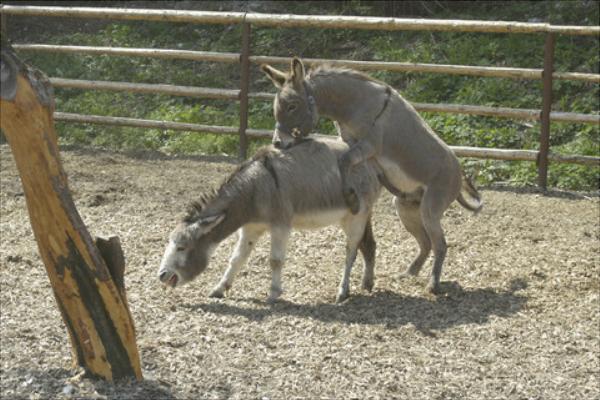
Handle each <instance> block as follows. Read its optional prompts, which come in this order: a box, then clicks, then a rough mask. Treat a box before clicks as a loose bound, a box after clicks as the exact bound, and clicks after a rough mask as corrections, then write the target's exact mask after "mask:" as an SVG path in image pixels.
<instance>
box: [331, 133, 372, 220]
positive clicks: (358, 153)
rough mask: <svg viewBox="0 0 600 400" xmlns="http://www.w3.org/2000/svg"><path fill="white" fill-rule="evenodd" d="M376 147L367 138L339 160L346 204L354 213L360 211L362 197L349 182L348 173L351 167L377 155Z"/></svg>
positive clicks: (353, 146)
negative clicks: (360, 197)
mask: <svg viewBox="0 0 600 400" xmlns="http://www.w3.org/2000/svg"><path fill="white" fill-rule="evenodd" d="M375 154H376V151H375V147H374V146H373V145H372V144H371V143H369V142H368V141H366V140H361V141H359V142H357V143H355V144H354V145H352V147H350V150H348V151H347V152H346V153H345V154H344V155H342V157H341V158H340V161H339V167H340V176H341V180H342V193H343V195H344V200H345V201H346V205H347V206H348V207H349V208H350V211H351V212H352V214H357V213H358V212H359V211H360V199H359V198H358V195H357V194H356V189H355V188H353V187H352V185H350V184H349V183H348V179H347V177H348V174H349V173H350V169H351V168H352V167H353V166H355V165H357V164H360V163H362V162H366V161H367V160H369V159H370V158H371V157H373V156H375Z"/></svg>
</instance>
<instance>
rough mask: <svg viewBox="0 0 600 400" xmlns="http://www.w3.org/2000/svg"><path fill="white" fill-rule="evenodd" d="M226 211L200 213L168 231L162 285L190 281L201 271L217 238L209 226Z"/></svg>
mask: <svg viewBox="0 0 600 400" xmlns="http://www.w3.org/2000/svg"><path fill="white" fill-rule="evenodd" d="M223 218H225V214H218V215H211V216H206V217H201V218H200V219H198V220H196V221H194V222H187V221H185V220H184V221H183V222H181V223H180V224H179V225H178V226H177V227H176V228H175V229H174V230H173V232H171V236H170V237H169V244H168V245H167V248H166V250H165V254H164V255H163V258H162V261H161V263H160V268H159V270H158V277H159V279H160V281H161V282H162V283H164V284H165V285H168V286H171V287H173V288H174V287H175V286H177V285H181V284H183V283H186V282H189V281H191V280H192V279H194V278H195V277H196V276H198V275H199V274H200V273H201V272H202V271H204V270H205V269H206V267H207V265H208V261H209V259H210V256H211V255H212V252H213V251H214V249H215V248H216V247H217V245H218V242H217V241H216V240H214V238H213V235H211V232H212V230H213V229H214V228H215V227H216V226H217V225H219V224H220V223H221V221H223Z"/></svg>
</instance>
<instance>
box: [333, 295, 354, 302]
mask: <svg viewBox="0 0 600 400" xmlns="http://www.w3.org/2000/svg"><path fill="white" fill-rule="evenodd" d="M348 297H350V296H349V295H348V293H338V295H337V297H336V298H335V302H336V303H342V302H343V301H344V300H346V299H348Z"/></svg>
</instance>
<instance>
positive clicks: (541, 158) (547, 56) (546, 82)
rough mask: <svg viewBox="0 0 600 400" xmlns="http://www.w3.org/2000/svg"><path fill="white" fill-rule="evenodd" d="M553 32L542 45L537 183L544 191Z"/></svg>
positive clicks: (550, 103)
mask: <svg viewBox="0 0 600 400" xmlns="http://www.w3.org/2000/svg"><path fill="white" fill-rule="evenodd" d="M555 36H556V35H555V34H554V33H548V34H547V36H546V45H545V47H544V70H543V71H542V82H543V89H542V112H541V114H540V120H541V126H542V128H541V132H540V152H539V155H538V160H537V162H538V185H539V187H540V188H541V189H542V190H544V191H546V188H547V186H548V152H549V151H550V111H551V110H552V72H553V69H554V42H555Z"/></svg>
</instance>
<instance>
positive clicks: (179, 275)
mask: <svg viewBox="0 0 600 400" xmlns="http://www.w3.org/2000/svg"><path fill="white" fill-rule="evenodd" d="M348 150H349V148H348V146H347V145H346V144H345V143H344V142H343V141H341V140H332V139H329V140H325V139H322V140H312V139H306V140H305V141H303V143H300V144H298V145H297V146H294V147H293V148H291V149H289V150H285V151H281V150H277V149H274V148H273V147H272V146H270V147H269V148H265V149H263V150H261V151H259V152H257V155H256V156H255V157H253V158H252V159H250V160H248V161H246V162H245V163H243V164H242V165H241V167H240V168H239V169H238V170H237V171H235V172H234V173H233V174H232V175H231V176H230V177H229V178H228V179H227V180H226V181H225V182H224V183H223V185H222V186H221V187H220V188H219V189H218V190H216V191H214V192H213V193H210V194H208V195H204V196H203V197H202V198H201V200H200V201H199V202H195V203H194V204H193V206H192V207H191V208H190V210H189V211H188V213H187V215H186V216H185V218H184V219H183V221H182V222H180V223H179V224H178V225H177V227H176V228H175V229H174V230H173V232H172V233H171V235H170V239H169V243H168V245H167V248H166V250H165V253H164V256H163V259H162V262H161V264H160V269H159V278H160V280H161V281H162V282H163V283H165V284H166V285H168V286H171V287H175V286H178V285H180V284H183V283H185V282H188V281H191V280H192V279H194V278H195V277H196V276H197V275H198V274H200V273H201V272H202V271H204V270H205V269H206V267H207V265H208V263H209V258H210V256H211V254H212V252H213V250H214V249H215V248H216V247H217V245H218V244H219V243H220V242H221V241H223V240H224V239H225V238H227V237H228V236H229V235H231V234H232V233H233V232H235V231H238V232H239V238H238V241H237V245H236V246H235V249H234V251H233V254H232V255H231V259H230V261H229V267H228V268H227V270H226V272H225V274H224V275H223V277H222V279H221V280H220V282H219V283H218V284H217V286H216V287H215V288H214V290H213V291H212V292H211V293H210V296H211V297H223V295H224V293H225V291H226V290H228V289H230V288H231V285H232V284H233V280H234V278H235V275H236V274H237V272H238V271H239V270H240V268H241V267H242V265H243V264H244V263H245V261H246V260H247V258H248V256H249V255H250V252H251V251H252V248H253V247H254V245H255V244H256V242H257V241H258V239H259V237H260V236H261V235H262V234H263V233H264V232H265V231H267V230H268V231H270V233H271V260H270V263H271V271H272V276H271V278H272V284H271V290H270V295H269V299H268V300H269V301H275V300H276V299H277V298H278V297H279V296H280V294H281V293H282V286H281V270H282V267H283V264H284V259H285V253H286V245H287V242H288V238H289V236H290V231H291V229H292V228H299V229H310V228H318V227H323V226H327V225H331V224H336V223H337V224H339V225H341V227H342V229H343V230H344V232H345V233H346V236H347V241H346V262H345V267H344V272H343V274H342V280H341V282H340V285H339V290H338V294H337V299H336V300H337V301H338V302H341V301H343V300H345V299H346V298H347V297H348V296H349V291H350V281H349V278H350V272H351V270H352V266H353V264H354V261H355V259H356V255H357V250H360V251H361V252H362V254H363V257H364V261H365V267H364V275H363V281H362V287H363V288H364V289H366V290H369V291H370V290H371V289H372V287H373V280H374V277H373V268H374V264H375V241H374V239H373V232H372V228H371V220H370V219H371V211H372V206H373V205H374V203H375V201H376V200H377V198H378V196H379V192H380V189H381V185H380V183H379V181H378V179H377V171H376V169H375V168H374V166H373V165H372V164H371V163H364V164H361V165H360V166H357V167H356V168H355V169H353V171H352V172H351V173H350V174H349V175H348V176H347V179H348V180H349V181H350V182H351V183H352V185H353V187H354V188H355V190H356V194H357V196H358V197H359V198H360V199H361V202H360V203H361V206H360V209H359V210H358V212H357V213H356V214H353V213H352V212H351V211H350V209H349V208H348V207H347V205H346V203H345V201H344V199H343V197H342V180H341V176H340V172H339V168H338V163H339V159H340V157H341V156H342V155H343V154H345V153H346V152H347V151H348Z"/></svg>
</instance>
